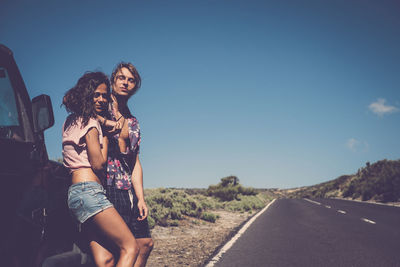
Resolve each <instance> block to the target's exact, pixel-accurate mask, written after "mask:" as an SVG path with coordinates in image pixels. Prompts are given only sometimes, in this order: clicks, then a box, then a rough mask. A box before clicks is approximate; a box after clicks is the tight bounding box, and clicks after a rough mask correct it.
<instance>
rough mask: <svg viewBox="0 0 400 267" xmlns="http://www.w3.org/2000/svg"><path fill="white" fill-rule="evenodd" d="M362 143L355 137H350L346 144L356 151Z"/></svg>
mask: <svg viewBox="0 0 400 267" xmlns="http://www.w3.org/2000/svg"><path fill="white" fill-rule="evenodd" d="M359 143H360V141H358V140H357V139H355V138H350V139H349V140H347V143H346V146H347V147H348V148H349V149H350V150H351V151H356V146H357V145H358V144H359Z"/></svg>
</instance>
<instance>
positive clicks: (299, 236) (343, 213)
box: [214, 199, 400, 267]
mask: <svg viewBox="0 0 400 267" xmlns="http://www.w3.org/2000/svg"><path fill="white" fill-rule="evenodd" d="M214 266H218V267H222V266H229V267H232V266H285V267H286V266H307V267H310V266H323V267H325V266H326V267H330V266H335V267H338V266H346V267H347V266H363V267H367V266H374V267H376V266H377V267H391V266H400V208H399V207H391V206H384V205H375V204H368V203H359V202H353V201H346V200H335V199H313V200H306V199H278V200H276V201H275V202H274V203H273V204H272V205H271V206H270V207H269V208H268V209H267V210H266V211H265V212H264V213H263V214H261V215H260V216H259V217H258V218H257V219H256V220H255V222H254V223H253V224H252V225H251V226H250V227H249V228H248V229H247V230H246V232H244V233H243V235H242V236H241V237H240V238H239V239H238V240H237V241H236V242H235V243H234V245H233V246H232V247H231V248H230V249H229V250H228V251H227V252H225V253H224V254H223V255H222V258H221V259H220V260H219V261H218V262H217V263H216V264H215V265H214Z"/></svg>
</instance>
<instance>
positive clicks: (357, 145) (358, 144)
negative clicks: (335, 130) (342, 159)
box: [346, 138, 369, 152]
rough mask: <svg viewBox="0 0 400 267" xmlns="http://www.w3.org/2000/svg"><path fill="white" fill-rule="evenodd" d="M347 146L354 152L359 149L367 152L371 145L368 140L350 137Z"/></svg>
mask: <svg viewBox="0 0 400 267" xmlns="http://www.w3.org/2000/svg"><path fill="white" fill-rule="evenodd" d="M346 146H347V148H348V149H350V150H351V151H353V152H358V151H361V152H367V151H368V148H369V145H368V143H367V142H365V141H360V140H357V139H355V138H350V139H349V140H347V142H346Z"/></svg>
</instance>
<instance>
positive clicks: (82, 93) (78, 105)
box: [62, 72, 139, 266]
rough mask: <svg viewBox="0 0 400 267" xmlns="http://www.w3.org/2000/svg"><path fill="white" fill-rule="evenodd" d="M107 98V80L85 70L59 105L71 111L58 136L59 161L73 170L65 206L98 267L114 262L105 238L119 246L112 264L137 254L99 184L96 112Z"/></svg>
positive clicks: (102, 159) (101, 138) (104, 146)
mask: <svg viewBox="0 0 400 267" xmlns="http://www.w3.org/2000/svg"><path fill="white" fill-rule="evenodd" d="M109 99H110V84H109V80H108V78H107V76H106V75H105V74H104V73H102V72H88V73H85V74H84V75H83V76H82V77H81V78H80V79H79V80H78V83H77V84H76V85H75V86H74V87H73V88H71V89H70V90H69V91H68V92H67V93H66V94H65V96H64V99H63V104H64V105H65V108H66V110H67V111H68V112H69V113H71V114H70V115H69V116H68V117H67V119H66V121H65V123H64V125H63V140H62V145H63V158H64V165H65V166H66V167H67V168H69V169H70V171H71V173H72V185H71V186H70V188H69V190H68V206H69V209H70V211H71V213H72V214H73V216H74V217H75V219H76V220H77V221H78V222H79V223H80V224H83V226H84V231H85V232H87V234H88V236H89V239H90V249H91V251H92V253H93V257H94V260H95V262H96V265H97V266H114V259H110V261H104V259H103V255H104V253H103V251H104V248H103V246H102V240H104V239H107V240H109V241H111V242H112V243H113V244H114V245H115V246H116V247H117V248H118V249H119V260H118V262H117V264H116V266H133V264H134V263H135V261H136V258H137V256H138V253H139V248H138V245H137V243H136V240H135V238H134V237H133V235H132V233H131V231H130V229H129V228H128V227H127V225H126V223H125V222H124V220H123V219H122V218H121V216H120V215H119V214H118V212H117V211H116V210H115V208H114V207H113V205H112V203H111V202H110V201H109V200H108V199H107V197H106V194H105V190H104V188H103V186H102V184H104V182H105V166H106V162H107V150H108V138H107V136H106V135H103V130H102V127H101V124H100V122H99V120H98V119H97V115H98V114H101V113H103V112H104V111H105V110H106V108H105V107H107V104H108V101H109ZM103 115H104V114H103ZM102 122H103V124H104V122H106V121H105V120H104V119H103V120H102Z"/></svg>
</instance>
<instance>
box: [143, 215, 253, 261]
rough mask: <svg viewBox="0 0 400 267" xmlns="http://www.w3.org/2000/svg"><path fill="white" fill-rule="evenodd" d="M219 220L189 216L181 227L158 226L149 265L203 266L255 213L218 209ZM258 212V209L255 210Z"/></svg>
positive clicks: (154, 233) (154, 235)
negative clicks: (204, 219) (212, 221)
mask: <svg viewBox="0 0 400 267" xmlns="http://www.w3.org/2000/svg"><path fill="white" fill-rule="evenodd" d="M213 213H215V214H218V215H219V216H220V218H218V219H217V221H216V222H215V223H210V222H205V221H203V220H199V219H194V218H190V217H187V218H185V219H184V220H182V221H180V225H179V226H177V227H160V226H156V227H155V228H154V229H153V230H152V232H151V234H152V237H153V239H154V243H155V244H154V249H153V252H152V253H151V255H150V258H149V260H148V262H147V266H148V267H159V266H164V267H165V266H170V267H172V266H173V267H175V266H203V265H204V264H205V263H206V262H207V261H208V260H209V259H210V257H211V256H212V255H213V253H214V252H215V251H216V249H217V248H219V247H220V246H221V245H223V244H225V242H226V241H227V240H229V238H230V237H231V235H232V234H233V233H235V232H236V231H237V230H238V227H239V226H241V225H242V224H243V223H244V222H245V221H247V219H249V218H250V217H251V215H252V214H249V213H234V212H228V211H215V212H213ZM253 214H254V213H253Z"/></svg>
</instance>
